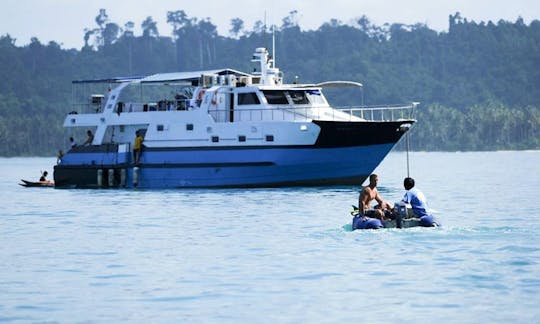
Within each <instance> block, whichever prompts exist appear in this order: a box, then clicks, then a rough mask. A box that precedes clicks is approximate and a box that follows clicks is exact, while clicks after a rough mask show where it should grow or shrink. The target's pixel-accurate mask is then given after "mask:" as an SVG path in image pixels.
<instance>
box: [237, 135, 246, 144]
mask: <svg viewBox="0 0 540 324" xmlns="http://www.w3.org/2000/svg"><path fill="white" fill-rule="evenodd" d="M245 141H246V136H245V135H239V136H238V142H245Z"/></svg>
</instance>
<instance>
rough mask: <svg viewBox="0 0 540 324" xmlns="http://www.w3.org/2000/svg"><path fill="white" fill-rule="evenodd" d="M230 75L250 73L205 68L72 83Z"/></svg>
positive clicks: (168, 79)
mask: <svg viewBox="0 0 540 324" xmlns="http://www.w3.org/2000/svg"><path fill="white" fill-rule="evenodd" d="M203 74H205V75H212V74H217V75H230V74H234V75H236V76H237V77H238V76H249V74H247V73H244V72H240V71H237V70H233V69H219V70H203V71H191V72H172V73H157V74H152V75H149V76H129V77H113V78H105V79H90V80H74V81H72V83H74V84H79V83H122V82H140V83H167V82H182V81H184V82H195V81H198V80H199V78H200V77H201V75H203Z"/></svg>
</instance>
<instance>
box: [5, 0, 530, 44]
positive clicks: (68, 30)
mask: <svg viewBox="0 0 540 324" xmlns="http://www.w3.org/2000/svg"><path fill="white" fill-rule="evenodd" d="M100 8H104V9H106V10H107V14H108V16H109V19H110V21H111V22H114V23H116V24H118V25H120V26H121V27H123V26H124V24H125V23H126V22H128V21H133V22H134V23H135V25H136V28H135V34H136V35H140V34H141V31H140V25H141V23H142V22H143V20H144V19H145V18H146V17H148V16H151V17H152V18H153V19H154V21H157V27H158V31H159V34H160V35H162V36H170V35H171V27H170V25H169V24H167V22H166V15H167V11H177V10H184V11H185V12H186V14H187V15H188V16H189V17H196V18H198V19H204V18H207V17H208V18H210V20H211V22H212V23H213V24H214V25H216V26H217V27H218V33H219V34H220V35H224V36H228V35H229V32H228V31H229V29H230V26H231V25H230V22H231V19H233V18H240V19H242V20H243V21H244V24H245V27H246V29H248V30H251V29H252V27H253V24H254V23H255V21H257V20H260V21H264V20H265V17H266V22H267V24H268V25H271V24H276V25H278V26H279V25H281V23H282V19H283V18H284V17H286V16H287V15H288V14H289V12H291V11H293V10H297V11H298V15H297V17H298V23H299V25H300V27H301V28H302V29H304V30H310V29H317V28H319V27H320V26H321V25H322V24H323V23H325V22H329V21H330V20H331V19H338V20H339V21H341V22H343V23H351V22H353V21H354V20H355V18H359V17H361V16H362V15H365V16H366V17H368V18H369V20H370V21H371V22H372V23H374V24H376V25H379V26H381V25H383V24H385V23H390V24H392V23H403V24H415V23H424V24H426V25H427V26H428V27H429V28H431V29H434V30H437V31H439V32H441V31H446V30H448V16H449V15H450V14H454V13H456V12H460V13H461V16H462V17H464V18H467V19H468V20H469V21H470V20H474V21H476V22H481V21H485V22H487V21H489V20H491V21H493V22H497V21H499V20H500V19H503V20H507V21H511V22H515V21H516V19H517V18H518V17H522V18H523V19H524V20H525V23H527V24H529V23H530V22H531V21H532V20H536V19H539V20H540V1H538V0H401V1H400V0H206V1H193V0H191V1H185V0H112V1H111V0H2V2H1V4H0V36H1V35H6V34H9V35H10V36H11V37H12V38H15V39H16V45H17V46H24V45H26V44H28V43H29V42H30V39H31V38H32V37H37V38H38V39H39V40H40V41H41V42H42V43H48V42H49V41H55V42H57V43H59V44H61V46H62V47H63V48H81V47H82V45H83V36H84V29H85V28H95V27H97V25H96V23H95V17H96V16H97V15H98V13H99V9H100Z"/></svg>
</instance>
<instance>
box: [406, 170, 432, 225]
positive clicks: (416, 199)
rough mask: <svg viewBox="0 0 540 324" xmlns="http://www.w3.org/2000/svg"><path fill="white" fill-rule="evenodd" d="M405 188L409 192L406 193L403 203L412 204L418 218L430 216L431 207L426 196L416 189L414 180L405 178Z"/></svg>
mask: <svg viewBox="0 0 540 324" xmlns="http://www.w3.org/2000/svg"><path fill="white" fill-rule="evenodd" d="M403 187H405V190H407V192H405V195H404V196H403V199H402V201H403V202H405V203H408V204H411V207H412V210H413V212H414V214H415V215H416V216H418V217H424V216H429V213H428V210H429V207H428V204H427V200H426V196H424V194H423V193H422V192H421V191H420V190H418V189H416V188H415V187H414V179H413V178H405V180H403Z"/></svg>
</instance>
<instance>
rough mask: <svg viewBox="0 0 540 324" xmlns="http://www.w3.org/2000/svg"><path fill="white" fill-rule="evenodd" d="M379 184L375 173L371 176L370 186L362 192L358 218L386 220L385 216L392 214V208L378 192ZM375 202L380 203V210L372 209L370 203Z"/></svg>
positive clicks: (359, 198) (359, 200)
mask: <svg viewBox="0 0 540 324" xmlns="http://www.w3.org/2000/svg"><path fill="white" fill-rule="evenodd" d="M378 182H379V177H378V176H377V175H376V174H375V173H374V174H372V175H370V176H369V185H367V186H366V187H364V188H363V189H362V191H360V196H359V197H358V209H359V210H358V216H368V217H374V218H379V219H385V215H386V214H390V213H391V210H392V206H391V205H390V204H389V203H387V202H386V201H384V200H383V199H382V198H381V196H380V195H379V191H378V190H377V183H378ZM373 200H376V201H377V202H378V203H379V206H378V207H379V208H375V209H372V208H370V203H371V202H372V201H373Z"/></svg>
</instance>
